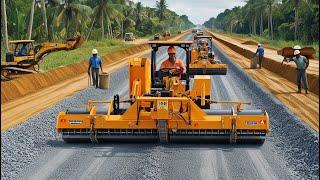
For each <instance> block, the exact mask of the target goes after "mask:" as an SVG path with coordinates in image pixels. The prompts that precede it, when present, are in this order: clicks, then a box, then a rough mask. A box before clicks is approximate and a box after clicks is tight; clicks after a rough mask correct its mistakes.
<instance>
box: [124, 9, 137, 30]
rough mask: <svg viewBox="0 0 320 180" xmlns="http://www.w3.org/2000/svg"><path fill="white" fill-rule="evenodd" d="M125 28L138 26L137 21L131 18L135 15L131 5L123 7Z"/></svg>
mask: <svg viewBox="0 0 320 180" xmlns="http://www.w3.org/2000/svg"><path fill="white" fill-rule="evenodd" d="M123 16H124V19H123V29H128V28H129V27H134V26H136V22H135V21H134V20H133V19H132V18H131V17H133V16H134V9H133V8H132V7H131V6H125V7H124V8H123Z"/></svg>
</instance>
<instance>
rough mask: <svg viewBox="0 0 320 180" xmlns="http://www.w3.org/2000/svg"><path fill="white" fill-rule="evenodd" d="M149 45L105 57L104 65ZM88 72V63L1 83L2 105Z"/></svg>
mask: <svg viewBox="0 0 320 180" xmlns="http://www.w3.org/2000/svg"><path fill="white" fill-rule="evenodd" d="M148 48H149V45H148V44H142V45H138V46H134V47H130V48H128V49H125V50H121V51H117V52H114V53H111V54H108V55H106V56H104V57H103V63H106V64H108V63H110V62H113V61H114V60H118V59H123V58H125V57H126V56H129V55H132V54H135V53H138V52H141V51H144V50H147V49H148ZM87 70H88V61H87V60H83V61H82V62H80V63H75V64H70V65H68V66H65V67H60V68H57V69H53V70H50V71H48V72H45V73H40V74H27V75H25V76H22V77H20V78H17V79H14V80H11V81H5V82H1V104H3V103H5V102H8V101H10V100H13V99H15V98H19V97H22V96H25V95H27V94H30V93H34V92H36V91H38V90H40V89H42V88H45V87H48V86H51V85H54V84H57V83H59V82H61V81H64V80H66V79H69V78H73V77H75V76H77V75H79V74H81V73H85V72H87Z"/></svg>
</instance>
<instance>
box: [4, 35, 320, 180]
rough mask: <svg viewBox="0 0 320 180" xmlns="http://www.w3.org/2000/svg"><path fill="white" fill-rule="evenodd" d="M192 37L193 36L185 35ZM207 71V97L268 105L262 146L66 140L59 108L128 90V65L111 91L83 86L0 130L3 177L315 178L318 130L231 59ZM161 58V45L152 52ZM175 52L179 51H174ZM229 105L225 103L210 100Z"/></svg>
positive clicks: (163, 53) (221, 56)
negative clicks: (217, 72)
mask: <svg viewBox="0 0 320 180" xmlns="http://www.w3.org/2000/svg"><path fill="white" fill-rule="evenodd" d="M190 39H192V35H188V36H186V37H185V40H190ZM213 49H214V51H215V54H216V57H217V58H219V59H220V60H221V61H222V62H224V63H227V64H228V65H229V68H228V72H227V75H226V76H213V77H212V97H214V98H215V99H218V100H242V101H250V102H252V103H253V105H252V106H245V107H246V108H249V109H263V110H267V112H268V114H269V118H270V128H271V133H270V135H269V136H268V138H267V139H266V142H265V143H264V144H263V145H262V146H257V145H244V144H237V145H231V144H201V143H200V144H199V143H192V144H190V143H189V144H181V143H180V144H158V143H112V144H111V143H104V144H90V143H89V144H66V143H64V142H63V141H62V140H61V139H60V138H59V137H57V135H56V132H55V124H56V118H57V114H58V112H59V111H63V110H66V109H70V108H79V107H82V108H85V104H86V101H87V100H105V99H111V98H112V97H113V95H114V94H119V95H120V97H121V98H122V99H125V98H126V97H128V95H127V93H128V69H127V68H128V67H124V68H122V69H119V70H118V71H116V72H114V73H113V74H111V76H110V83H111V88H110V89H109V90H101V89H94V88H92V87H89V88H86V89H84V90H82V91H80V92H79V93H77V94H75V95H73V96H71V97H69V98H67V99H65V100H63V101H61V102H59V103H57V104H56V105H54V106H52V107H50V108H48V109H47V110H44V111H43V112H41V113H40V114H38V115H36V116H34V117H32V118H30V119H29V120H28V121H26V122H25V123H23V124H21V125H19V126H17V127H14V128H11V129H10V130H8V131H7V132H4V133H1V179H319V175H318V173H319V148H318V145H319V136H318V134H317V133H316V132H315V131H313V130H312V129H310V128H309V127H308V126H306V125H305V124H303V123H302V122H301V120H300V119H298V118H297V117H296V116H294V115H293V114H292V113H291V112H290V111H289V110H288V109H287V108H286V107H285V106H284V105H283V104H282V103H281V102H279V101H278V100H277V99H275V98H274V97H273V96H272V94H270V93H269V92H267V91H266V90H264V89H262V88H261V87H260V86H259V85H258V84H257V83H256V82H255V81H254V80H253V79H252V78H250V77H249V76H248V75H246V73H245V72H244V71H242V70H241V69H240V68H238V67H237V66H236V65H234V64H233V63H232V61H231V60H230V59H229V58H228V56H226V55H225V54H224V53H223V51H222V50H220V49H218V48H217V47H216V46H215V45H214V47H213ZM157 55H158V57H160V58H159V59H164V58H165V57H166V49H165V48H161V49H160V51H159V52H158V53H157ZM177 55H178V56H180V57H181V58H183V57H184V56H185V55H184V53H183V52H182V51H181V50H178V53H177ZM211 107H212V108H215V109H220V108H223V109H228V108H231V107H230V106H229V105H212V106H211Z"/></svg>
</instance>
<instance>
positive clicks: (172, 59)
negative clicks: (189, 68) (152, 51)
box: [160, 46, 186, 76]
mask: <svg viewBox="0 0 320 180" xmlns="http://www.w3.org/2000/svg"><path fill="white" fill-rule="evenodd" d="M168 55H169V58H168V59H166V60H165V61H163V62H162V64H161V66H160V70H161V71H169V69H171V68H172V69H175V71H174V74H175V75H179V76H181V74H183V73H185V71H186V68H185V64H184V63H183V61H182V60H181V59H177V58H176V48H175V47H173V46H170V47H169V48H168Z"/></svg>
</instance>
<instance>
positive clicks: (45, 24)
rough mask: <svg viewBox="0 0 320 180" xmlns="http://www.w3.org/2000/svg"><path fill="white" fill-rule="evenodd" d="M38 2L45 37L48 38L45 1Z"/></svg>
mask: <svg viewBox="0 0 320 180" xmlns="http://www.w3.org/2000/svg"><path fill="white" fill-rule="evenodd" d="M40 2H41V14H42V18H43V26H44V32H45V37H46V38H47V39H48V36H49V32H48V21H47V12H46V3H45V0H41V1H40Z"/></svg>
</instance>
